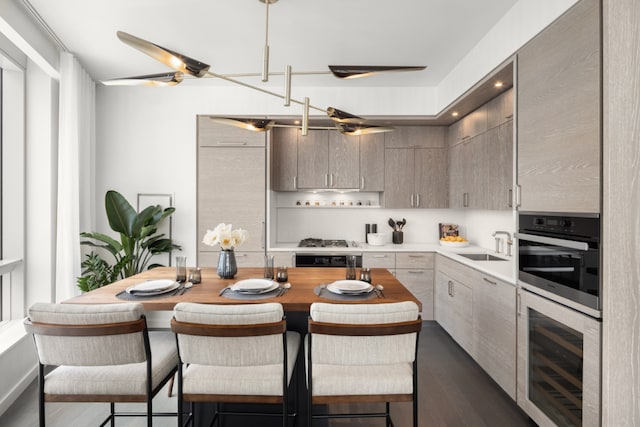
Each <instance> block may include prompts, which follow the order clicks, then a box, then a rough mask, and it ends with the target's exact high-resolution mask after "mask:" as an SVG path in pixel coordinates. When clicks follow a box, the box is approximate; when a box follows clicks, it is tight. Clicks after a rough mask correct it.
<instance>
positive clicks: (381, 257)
mask: <svg viewBox="0 0 640 427" xmlns="http://www.w3.org/2000/svg"><path fill="white" fill-rule="evenodd" d="M362 265H363V266H364V267H369V268H377V267H379V268H390V269H392V270H393V269H395V268H396V254H395V252H369V253H367V252H365V253H363V254H362Z"/></svg>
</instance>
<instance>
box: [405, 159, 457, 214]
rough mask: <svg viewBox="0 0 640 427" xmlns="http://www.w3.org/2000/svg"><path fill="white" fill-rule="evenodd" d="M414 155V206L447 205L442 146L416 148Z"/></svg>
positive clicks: (445, 167) (435, 206) (438, 206)
mask: <svg viewBox="0 0 640 427" xmlns="http://www.w3.org/2000/svg"><path fill="white" fill-rule="evenodd" d="M414 155H415V159H414V168H415V171H414V176H415V180H414V190H413V191H414V194H415V202H414V203H415V207H418V208H434V209H435V208H446V207H448V206H449V192H448V191H447V189H448V175H447V151H446V150H445V149H443V148H417V149H415V151H414Z"/></svg>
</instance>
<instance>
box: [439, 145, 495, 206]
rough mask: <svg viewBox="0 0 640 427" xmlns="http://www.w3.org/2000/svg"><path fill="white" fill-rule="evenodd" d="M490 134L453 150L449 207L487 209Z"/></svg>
mask: <svg viewBox="0 0 640 427" xmlns="http://www.w3.org/2000/svg"><path fill="white" fill-rule="evenodd" d="M486 138H487V136H486V134H482V135H477V136H475V137H473V138H470V139H467V140H465V141H464V142H461V143H459V144H457V145H454V146H453V147H451V148H449V153H448V159H449V170H450V175H449V207H451V208H473V209H486V206H487V202H486V199H487V193H488V191H489V190H488V188H487V185H488V180H487V175H486V172H487V166H486V165H487V152H486Z"/></svg>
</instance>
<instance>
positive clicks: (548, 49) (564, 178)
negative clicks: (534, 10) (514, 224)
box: [517, 0, 601, 213]
mask: <svg viewBox="0 0 640 427" xmlns="http://www.w3.org/2000/svg"><path fill="white" fill-rule="evenodd" d="M600 24H601V22H600V2H599V1H597V0H583V1H581V2H578V3H576V5H575V6H574V7H573V8H571V9H570V10H569V11H568V12H567V13H566V14H565V15H563V16H561V17H560V18H559V19H558V20H557V21H555V22H554V23H553V24H552V25H550V26H549V27H548V28H547V29H545V30H544V31H542V32H541V33H540V34H538V35H537V36H536V37H535V38H534V39H533V40H531V41H530V42H529V43H527V44H526V45H525V46H524V47H523V48H522V49H521V50H520V52H519V53H518V79H517V81H518V86H517V90H518V94H517V99H518V105H517V108H518V116H517V117H518V118H517V120H518V126H517V131H518V184H519V185H520V188H521V196H520V209H521V210H527V211H544V212H549V211H556V212H593V213H598V212H600V186H601V185H600V163H601V159H600V147H601V143H600V141H601V119H600V115H601V107H600V105H601V102H600V92H601V83H600V81H601V71H600V64H601V61H600V42H601V36H600V30H599V29H600V27H601V25H600Z"/></svg>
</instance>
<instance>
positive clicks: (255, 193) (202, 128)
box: [197, 116, 266, 266]
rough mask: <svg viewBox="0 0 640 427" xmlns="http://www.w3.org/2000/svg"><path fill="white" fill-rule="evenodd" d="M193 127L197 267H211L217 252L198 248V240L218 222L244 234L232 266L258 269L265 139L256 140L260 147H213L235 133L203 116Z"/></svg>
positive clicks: (261, 249)
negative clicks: (195, 131)
mask: <svg viewBox="0 0 640 427" xmlns="http://www.w3.org/2000/svg"><path fill="white" fill-rule="evenodd" d="M198 126H199V129H198V162H197V164H198V171H197V203H198V204H197V233H198V235H197V241H198V264H199V265H216V264H217V260H218V252H219V251H220V248H219V247H211V246H207V245H204V244H203V243H202V242H201V240H202V237H203V236H204V234H205V233H206V231H207V229H213V228H214V227H215V226H216V225H218V224H219V223H221V222H224V223H227V224H233V226H234V228H243V229H245V230H247V232H248V234H249V238H248V240H247V241H246V242H245V243H244V244H243V245H242V246H241V247H240V248H238V249H239V250H238V251H236V259H237V262H238V265H239V266H261V265H262V264H263V260H262V256H263V254H264V247H265V246H264V244H265V242H264V239H265V167H266V165H265V162H266V157H265V156H266V153H265V134H261V136H262V145H257V144H256V143H255V142H254V143H253V144H251V145H235V144H222V145H218V144H216V143H215V142H216V141H219V140H225V138H224V135H226V132H228V131H230V130H231V131H232V133H233V132H236V131H235V129H234V128H232V127H229V126H225V125H219V124H214V123H213V122H211V120H210V119H208V118H207V117H204V116H201V117H199V118H198ZM244 132H248V133H252V132H251V131H247V130H245V131H244ZM226 140H227V141H229V139H226ZM245 261H246V262H245Z"/></svg>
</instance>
